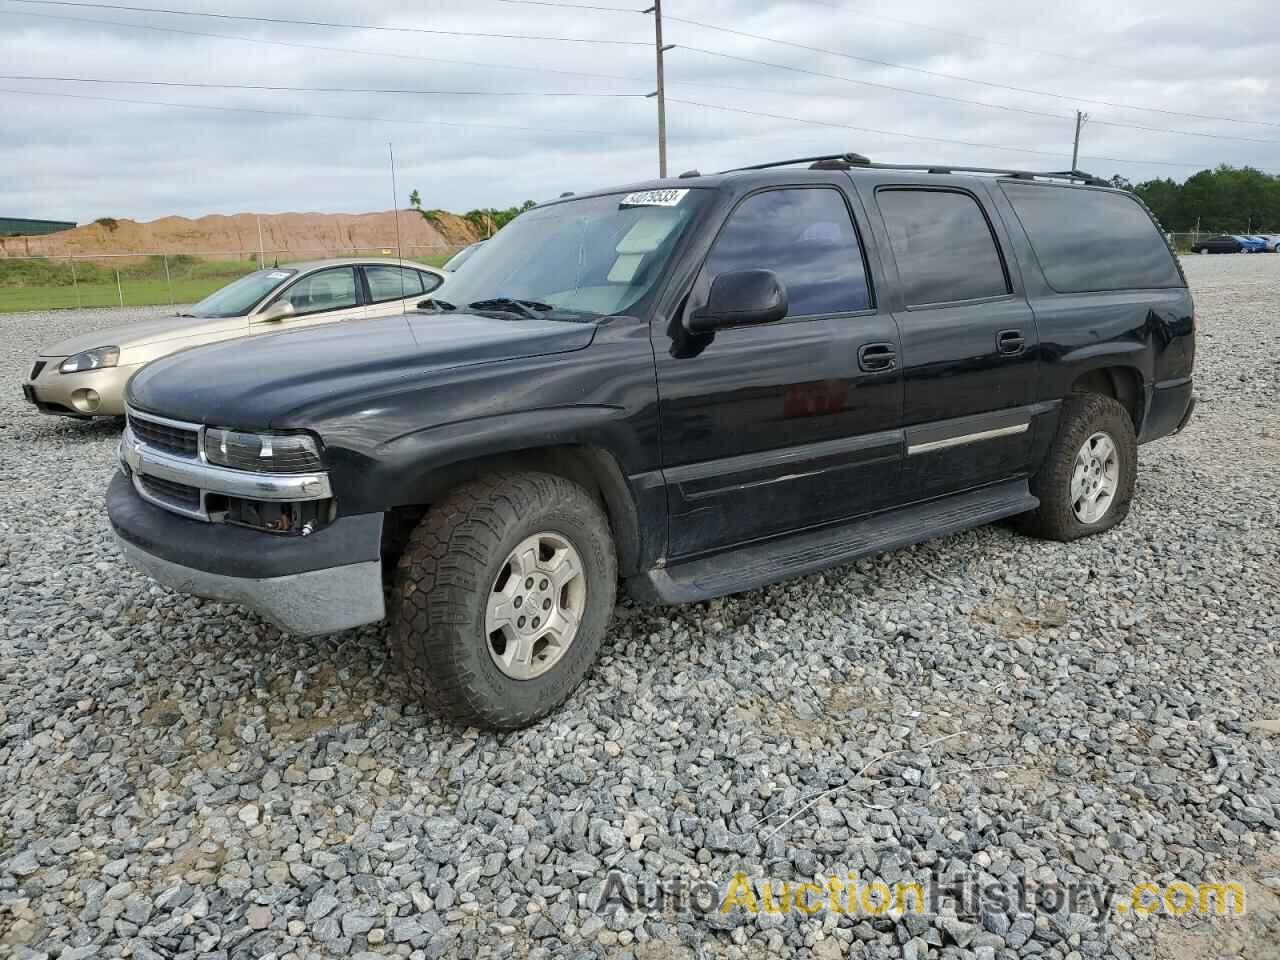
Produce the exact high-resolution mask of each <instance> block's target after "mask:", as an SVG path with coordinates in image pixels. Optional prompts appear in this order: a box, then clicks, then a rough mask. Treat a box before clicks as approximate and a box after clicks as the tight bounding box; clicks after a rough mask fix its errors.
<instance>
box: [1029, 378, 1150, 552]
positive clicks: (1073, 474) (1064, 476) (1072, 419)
mask: <svg viewBox="0 0 1280 960" xmlns="http://www.w3.org/2000/svg"><path fill="white" fill-rule="evenodd" d="M1137 475H1138V442H1137V437H1136V436H1135V435H1134V429H1133V421H1132V420H1131V419H1130V417H1129V412H1128V411H1127V410H1125V408H1124V407H1123V406H1121V405H1120V403H1119V402H1118V401H1117V400H1114V399H1112V398H1111V397H1104V396H1101V395H1099V394H1074V395H1072V396H1070V397H1068V398H1067V399H1066V400H1064V401H1063V403H1062V411H1061V413H1060V416H1059V420H1058V433H1057V435H1056V436H1055V437H1054V440H1053V446H1052V447H1051V448H1050V450H1049V455H1048V457H1047V458H1046V459H1045V462H1044V464H1043V465H1042V466H1041V468H1040V471H1039V472H1038V473H1037V474H1036V475H1035V476H1034V477H1033V478H1032V480H1031V492H1032V493H1033V494H1035V495H1036V496H1037V497H1039V498H1040V506H1039V508H1038V509H1036V510H1033V511H1032V512H1031V513H1028V514H1026V515H1025V516H1024V517H1022V518H1021V520H1020V526H1021V527H1022V529H1023V530H1024V531H1025V532H1027V533H1030V534H1032V535H1033V536H1039V537H1044V538H1046V539H1049V540H1076V539H1079V538H1080V537H1087V536H1091V535H1093V534H1095V533H1101V532H1102V531H1104V530H1109V529H1111V528H1112V527H1114V526H1115V525H1116V524H1117V523H1119V522H1120V521H1122V520H1123V519H1124V518H1125V517H1126V516H1127V515H1128V513H1129V503H1130V501H1131V500H1132V499H1133V489H1134V485H1135V482H1136V480H1137Z"/></svg>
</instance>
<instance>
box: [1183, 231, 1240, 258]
mask: <svg viewBox="0 0 1280 960" xmlns="http://www.w3.org/2000/svg"><path fill="white" fill-rule="evenodd" d="M1242 250H1244V244H1243V243H1241V242H1240V238H1239V237H1233V236H1229V235H1228V234H1225V233H1223V234H1219V235H1218V236H1216V237H1209V238H1208V239H1207V240H1197V241H1196V242H1195V243H1193V244H1192V245H1191V251H1192V252H1193V253H1240V252H1241V251H1242Z"/></svg>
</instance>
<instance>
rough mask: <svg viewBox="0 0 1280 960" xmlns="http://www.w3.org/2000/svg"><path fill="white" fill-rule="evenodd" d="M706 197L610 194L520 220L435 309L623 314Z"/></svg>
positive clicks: (449, 287)
mask: <svg viewBox="0 0 1280 960" xmlns="http://www.w3.org/2000/svg"><path fill="white" fill-rule="evenodd" d="M705 195H706V193H705V191H702V190H687V189H681V190H650V191H644V192H642V193H631V194H621V193H617V194H612V195H610V196H603V197H587V198H583V199H581V200H570V201H567V202H564V203H554V204H551V205H550V206H547V207H539V208H536V209H533V210H530V211H528V212H527V213H522V214H521V215H520V216H518V217H516V219H514V220H512V221H511V223H509V224H508V225H507V226H505V227H503V228H502V230H500V231H499V232H498V233H497V235H496V236H494V237H493V238H492V239H491V240H488V241H486V242H485V243H484V244H483V245H482V246H480V247H478V248H477V249H476V252H475V253H474V254H473V255H472V257H471V259H470V260H469V261H468V262H467V266H466V269H465V270H461V271H459V272H458V273H454V274H451V275H450V276H449V280H448V282H447V283H446V284H445V285H444V287H442V288H441V291H440V298H436V299H435V303H436V304H437V306H438V307H439V308H441V309H446V310H447V309H451V308H453V309H459V310H462V309H467V308H469V307H471V308H474V309H482V310H495V311H500V312H504V313H515V314H519V315H529V314H531V313H532V314H536V315H539V316H544V317H546V318H547V319H552V320H555V319H565V320H572V319H578V320H581V319H583V318H584V317H594V316H608V315H612V314H618V313H624V312H626V311H627V310H629V309H630V308H631V307H633V306H634V305H635V304H636V302H637V301H639V300H640V298H641V297H643V296H644V295H645V294H646V293H648V292H649V290H650V289H651V288H652V287H653V284H654V283H655V281H656V280H657V279H658V277H659V276H661V274H662V272H663V269H664V267H665V266H666V262H667V259H668V258H669V257H670V256H671V251H672V250H673V249H674V248H675V245H676V242H677V241H678V240H679V239H680V235H681V234H682V233H683V232H684V229H685V227H686V226H687V225H688V223H689V221H690V220H691V219H692V217H693V215H694V213H695V212H696V211H697V210H698V209H699V208H700V207H701V205H702V202H703V198H704V197H705Z"/></svg>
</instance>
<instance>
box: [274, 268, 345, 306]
mask: <svg viewBox="0 0 1280 960" xmlns="http://www.w3.org/2000/svg"><path fill="white" fill-rule="evenodd" d="M280 299H282V300H287V301H288V302H289V303H292V304H293V309H294V311H295V312H296V313H319V312H320V311H321V310H342V309H344V308H346V307H354V306H356V305H357V304H358V303H359V301H358V300H357V299H356V271H355V268H354V267H337V268H335V269H333V270H321V271H320V272H319V273H313V274H311V275H310V276H308V277H303V278H302V279H301V280H299V281H298V282H297V283H295V284H294V285H293V286H292V287H290V288H289V289H288V290H286V291H285V292H284V294H283V295H282V296H281V298H280Z"/></svg>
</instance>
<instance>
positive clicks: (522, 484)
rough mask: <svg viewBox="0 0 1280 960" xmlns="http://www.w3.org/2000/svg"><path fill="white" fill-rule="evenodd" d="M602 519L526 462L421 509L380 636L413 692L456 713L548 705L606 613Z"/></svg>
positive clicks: (589, 658) (524, 714) (554, 703)
mask: <svg viewBox="0 0 1280 960" xmlns="http://www.w3.org/2000/svg"><path fill="white" fill-rule="evenodd" d="M617 576H618V570H617V560H616V558H615V554H614V546H613V539H612V537H611V535H610V530H609V522H608V519H607V518H606V517H605V514H604V512H603V511H602V510H601V508H600V506H599V505H598V504H597V503H596V502H595V500H593V499H592V498H591V496H590V495H589V494H588V493H587V492H586V491H585V490H583V489H582V488H581V487H579V486H578V485H577V484H574V483H571V482H570V481H568V480H565V479H564V478H563V477H557V476H553V475H551V474H546V473H537V472H533V471H529V472H520V473H503V474H496V475H494V476H490V477H484V478H480V479H477V480H473V481H471V482H469V483H466V484H464V485H462V486H461V487H459V488H458V489H456V490H454V491H453V492H452V493H450V494H449V495H448V496H446V497H445V499H444V500H442V501H441V502H440V503H438V504H436V505H434V506H433V507H432V508H431V509H430V510H428V511H427V514H426V516H425V517H423V519H422V522H421V523H420V524H419V525H418V526H417V528H416V529H415V530H414V531H413V533H412V534H411V535H410V537H409V543H408V545H407V546H406V548H405V550H404V553H403V554H402V555H401V557H400V561H399V564H398V567H397V571H396V583H395V593H394V596H393V598H392V604H391V610H392V624H391V632H390V643H391V646H392V649H393V653H394V654H395V655H396V659H397V661H398V663H399V665H400V667H401V669H402V670H403V672H404V674H405V676H406V678H407V680H408V683H409V686H410V687H411V688H412V689H413V691H414V693H415V694H416V695H417V696H418V697H419V698H420V699H421V700H422V701H423V702H424V703H425V704H426V705H427V706H428V707H429V708H431V709H432V710H433V711H434V712H435V713H437V714H440V715H441V716H443V717H445V718H446V719H449V720H452V721H454V722H456V723H459V724H465V725H475V726H483V727H489V728H491V729H496V730H512V729H516V728H519V727H523V726H527V725H528V724H530V723H533V722H534V721H535V720H538V719H539V718H541V717H543V716H545V715H546V714H548V713H550V712H551V711H552V710H554V709H555V708H556V707H558V706H559V705H560V704H561V703H563V702H564V700H565V699H566V698H567V697H568V696H569V694H570V693H572V692H573V690H574V688H575V687H577V686H578V684H579V683H580V682H581V681H582V679H583V678H584V677H585V676H586V675H587V673H588V671H589V670H590V669H591V667H592V665H593V664H594V663H595V660H596V656H597V654H598V652H599V649H600V644H601V641H602V640H603V639H604V633H605V629H606V628H607V626H608V624H609V618H610V616H611V615H612V613H613V604H614V596H615V593H616V590H617Z"/></svg>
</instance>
